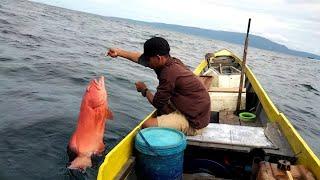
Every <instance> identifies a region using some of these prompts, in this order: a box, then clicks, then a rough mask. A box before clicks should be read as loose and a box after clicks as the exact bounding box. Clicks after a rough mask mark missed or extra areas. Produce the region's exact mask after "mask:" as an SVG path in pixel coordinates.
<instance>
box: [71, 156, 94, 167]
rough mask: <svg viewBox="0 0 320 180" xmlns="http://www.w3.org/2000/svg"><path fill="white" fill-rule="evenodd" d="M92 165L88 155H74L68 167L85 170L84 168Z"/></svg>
mask: <svg viewBox="0 0 320 180" xmlns="http://www.w3.org/2000/svg"><path fill="white" fill-rule="evenodd" d="M88 167H92V162H91V157H90V156H78V157H76V158H75V159H74V160H73V161H72V162H71V164H70V166H68V169H81V170H86V168H88Z"/></svg>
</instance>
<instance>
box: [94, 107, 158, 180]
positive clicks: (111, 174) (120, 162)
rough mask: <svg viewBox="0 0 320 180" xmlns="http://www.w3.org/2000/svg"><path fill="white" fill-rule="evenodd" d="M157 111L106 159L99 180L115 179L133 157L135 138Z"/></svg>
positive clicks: (100, 169)
mask: <svg viewBox="0 0 320 180" xmlns="http://www.w3.org/2000/svg"><path fill="white" fill-rule="evenodd" d="M154 112H155V111H153V112H152V113H150V114H149V115H148V116H147V117H146V118H145V119H144V120H143V121H142V122H141V123H140V124H139V125H138V126H137V127H135V128H134V129H133V130H132V131H131V132H130V133H129V134H128V135H127V136H126V137H125V138H124V139H123V140H122V141H120V143H119V144H118V145H116V146H115V147H114V148H113V149H112V150H111V151H110V152H109V153H108V154H107V155H106V157H105V159H104V162H103V163H102V164H101V166H100V168H99V173H98V177H97V179H98V180H109V179H114V178H115V177H116V176H117V175H118V173H119V172H120V171H121V169H122V167H123V166H124V165H125V164H126V162H127V161H128V159H129V158H130V157H131V156H132V151H133V149H134V138H135V136H136V134H137V132H138V130H139V129H140V127H141V125H142V124H143V122H144V121H146V120H147V119H149V118H150V117H151V116H152V115H153V114H154Z"/></svg>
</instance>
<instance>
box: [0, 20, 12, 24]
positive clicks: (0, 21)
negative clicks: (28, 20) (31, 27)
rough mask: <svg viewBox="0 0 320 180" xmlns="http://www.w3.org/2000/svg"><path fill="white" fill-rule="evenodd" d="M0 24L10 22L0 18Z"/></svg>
mask: <svg viewBox="0 0 320 180" xmlns="http://www.w3.org/2000/svg"><path fill="white" fill-rule="evenodd" d="M0 24H10V23H9V22H8V21H7V20H4V19H0Z"/></svg>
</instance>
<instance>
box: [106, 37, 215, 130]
mask: <svg viewBox="0 0 320 180" xmlns="http://www.w3.org/2000/svg"><path fill="white" fill-rule="evenodd" d="M169 52H170V46H169V44H168V42H167V41H166V40H165V39H163V38H161V37H153V38H151V39H149V40H147V41H146V42H145V43H144V53H143V54H142V55H141V54H140V53H137V52H129V51H125V50H122V49H116V48H111V49H109V51H108V52H107V54H108V55H109V56H111V57H114V58H115V57H118V56H120V57H123V58H126V59H129V60H131V61H133V62H136V63H139V64H141V65H144V66H146V67H149V68H151V69H154V71H155V73H156V74H157V78H158V80H159V85H158V87H157V92H156V93H155V95H153V94H152V93H151V92H150V90H149V89H148V88H147V86H146V85H145V84H144V83H143V82H140V81H138V82H136V88H137V91H138V92H141V94H142V95H143V96H144V97H147V99H148V101H149V102H150V103H151V104H152V105H153V106H154V107H155V108H156V109H157V110H158V112H161V113H163V115H161V116H158V117H155V118H150V119H148V120H146V121H145V122H144V124H143V125H142V127H143V128H145V127H154V126H159V127H168V128H174V129H177V130H180V131H182V132H184V133H185V134H187V135H196V134H199V133H201V130H202V129H203V128H204V127H206V126H207V125H208V124H209V121H210V97H209V94H208V92H207V91H206V89H205V87H204V86H203V84H202V83H201V82H200V80H199V79H198V78H197V77H196V76H195V75H194V74H193V72H191V71H190V70H189V69H188V68H187V67H186V66H185V65H184V64H183V63H182V62H181V61H180V60H178V59H176V58H174V57H171V56H170V53H169Z"/></svg>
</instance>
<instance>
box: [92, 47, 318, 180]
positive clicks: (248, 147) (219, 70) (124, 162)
mask: <svg viewBox="0 0 320 180" xmlns="http://www.w3.org/2000/svg"><path fill="white" fill-rule="evenodd" d="M241 62H242V61H241V60H240V58H238V57H237V56H235V55H234V54H233V53H232V52H231V51H229V50H226V49H224V50H220V51H218V52H215V53H212V54H211V56H209V57H206V59H204V60H202V61H201V62H200V64H199V65H198V67H197V68H196V69H195V70H194V74H196V75H199V76H200V78H201V79H202V80H203V82H204V84H205V86H206V87H207V89H208V91H209V94H210V97H211V100H212V104H213V106H215V105H216V104H217V101H224V98H225V97H226V98H229V100H228V101H227V102H228V103H225V102H223V103H221V104H222V105H221V104H220V105H219V107H217V106H215V107H212V108H211V109H212V119H211V120H212V121H214V123H210V125H209V126H211V125H212V126H213V128H218V130H219V128H220V127H225V126H227V128H230V127H231V128H234V127H236V129H246V128H247V129H250V128H252V129H254V130H258V128H260V130H261V129H263V132H264V135H265V137H267V139H268V140H269V141H270V142H271V144H272V145H271V146H270V147H266V146H265V145H264V144H259V143H258V144H255V142H252V143H251V142H249V144H248V142H247V143H246V142H245V141H248V139H247V140H246V139H245V138H244V140H243V141H244V143H243V142H240V143H239V142H238V143H234V144H232V142H231V143H230V142H227V141H230V139H228V138H226V139H224V140H223V139H222V140H221V139H220V140H215V142H210V138H209V140H208V138H207V139H206V138H205V137H202V139H201V137H200V138H199V137H198V139H194V138H193V137H188V145H187V149H186V150H185V163H184V173H186V174H188V175H190V174H192V173H199V172H201V170H202V171H204V172H206V173H207V174H210V175H214V176H217V177H220V178H229V179H230V178H231V179H234V178H237V179H248V178H252V177H253V178H254V179H255V177H254V175H255V174H254V172H253V170H252V169H251V170H250V168H248V167H252V166H251V165H252V162H253V161H252V160H253V159H254V158H256V157H259V158H261V159H263V160H267V161H269V162H277V161H278V160H280V159H284V160H288V161H290V162H291V164H301V165H304V166H305V167H306V168H307V169H309V170H310V171H311V172H312V173H313V175H314V176H315V177H316V179H320V161H319V159H318V158H317V157H316V156H315V154H314V153H313V152H312V150H311V149H310V147H309V146H308V145H307V144H306V142H305V141H304V140H303V139H302V137H301V136H300V135H299V133H298V132H297V131H296V129H295V128H294V127H293V126H292V124H291V123H290V121H289V120H288V119H287V118H286V116H285V115H284V114H283V113H282V112H279V111H278V109H277V108H276V106H275V105H274V104H273V103H272V102H271V100H270V98H269V97H268V95H267V94H266V92H265V91H264V89H263V88H262V86H261V85H260V83H259V82H258V80H257V78H256V77H255V76H254V74H253V73H252V71H251V70H250V69H249V67H247V66H246V68H245V82H244V88H243V95H242V97H243V98H242V99H243V100H242V101H244V102H242V103H243V104H242V106H243V108H244V109H243V111H244V110H245V111H249V112H252V113H254V114H256V120H255V122H245V121H241V120H239V117H238V116H236V115H234V107H233V106H235V105H232V102H233V101H232V98H230V95H228V93H229V94H237V92H238V89H239V84H240V83H239V81H237V82H238V88H234V87H233V88H230V87H227V88H226V87H217V86H220V85H217V84H219V82H218V81H219V78H229V79H228V80H226V79H223V82H226V81H228V83H229V84H230V83H231V84H232V83H234V82H231V81H232V79H233V78H234V77H231V76H229V77H228V74H229V75H233V74H234V73H232V71H237V70H240V69H241ZM209 71H212V72H213V74H214V75H213V79H218V80H216V81H215V82H214V81H213V80H212V77H210V76H208V74H210V72H209ZM224 71H225V73H224ZM211 74H212V73H211ZM226 74H227V76H225V77H222V76H220V75H226ZM220 83H221V82H220ZM213 84H214V85H213ZM215 86H216V87H215ZM221 86H222V85H221ZM223 95H225V96H223ZM230 99H231V100H230ZM230 102H231V103H230ZM226 104H227V105H226ZM234 104H236V101H235V102H234ZM154 114H155V111H153V112H151V113H150V114H149V115H148V116H147V117H146V118H145V119H144V120H143V121H142V122H141V123H140V124H139V125H138V126H137V127H135V128H134V129H133V130H132V131H131V132H130V133H129V134H128V135H127V136H126V137H125V138H124V139H123V140H122V141H121V142H120V143H119V144H118V145H116V146H115V147H114V148H113V149H112V150H111V151H110V152H109V153H108V154H107V155H106V156H105V159H104V162H103V163H102V164H101V166H100V168H99V173H98V177H97V179H99V180H106V179H125V178H128V177H129V178H128V179H130V177H131V175H132V171H133V170H134V168H133V167H134V161H135V160H134V156H135V154H134V138H135V136H136V134H137V132H138V131H139V130H140V126H141V124H142V123H143V122H144V121H145V120H146V119H148V118H149V117H151V116H153V115H154ZM239 126H241V128H237V127H239ZM222 129H223V128H222ZM215 130H217V129H215ZM208 132H210V129H209V130H208ZM252 132H253V131H251V130H248V132H244V133H245V134H246V133H249V134H250V133H252ZM237 133H238V135H239V133H240V135H241V132H236V133H235V134H237ZM242 135H243V134H242ZM214 136H217V135H214ZM236 138H237V137H236ZM238 138H239V139H240V141H241V138H242V137H238ZM249 138H250V135H249ZM203 139H205V140H203ZM239 139H238V140H239ZM251 139H252V138H251ZM253 139H255V138H253ZM249 141H250V140H249ZM250 143H251V144H250ZM221 157H223V159H221ZM199 159H206V160H208V162H214V163H216V164H219V162H220V164H219V165H221V164H223V163H224V165H222V166H225V164H229V165H230V166H232V167H231V170H229V171H228V173H226V172H225V171H224V168H222V170H221V168H220V169H219V168H217V167H215V168H212V167H205V166H203V165H202V166H201V165H200V166H201V167H199V166H198V167H195V164H197V162H199V161H197V160H199ZM188 163H193V166H192V167H190V166H188ZM200 164H201V163H200ZM207 164H209V165H208V166H212V164H211V165H210V163H207ZM184 177H187V175H186V176H184Z"/></svg>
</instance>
